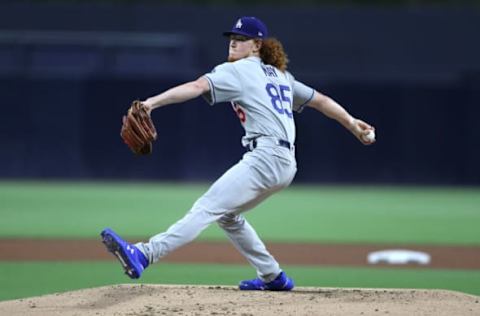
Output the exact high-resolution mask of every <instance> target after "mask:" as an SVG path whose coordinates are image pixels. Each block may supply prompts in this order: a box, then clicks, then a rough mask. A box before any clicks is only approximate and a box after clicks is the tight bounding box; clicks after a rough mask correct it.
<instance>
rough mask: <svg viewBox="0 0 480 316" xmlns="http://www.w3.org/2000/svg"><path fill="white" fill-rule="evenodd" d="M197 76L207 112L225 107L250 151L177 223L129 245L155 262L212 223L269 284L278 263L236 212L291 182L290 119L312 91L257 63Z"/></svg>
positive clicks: (243, 62)
mask: <svg viewBox="0 0 480 316" xmlns="http://www.w3.org/2000/svg"><path fill="white" fill-rule="evenodd" d="M205 77H206V78H207V79H208V82H209V84H210V93H209V94H208V95H205V96H204V97H205V99H206V100H207V102H208V103H209V104H210V105H213V104H216V103H220V102H226V101H230V102H231V103H232V106H233V108H234V110H235V112H236V113H237V115H238V117H239V119H240V121H241V123H242V125H243V127H244V128H245V136H244V137H243V138H242V144H243V145H244V146H246V147H247V148H249V149H250V151H249V152H247V153H246V154H245V155H244V156H243V158H242V160H240V161H239V162H238V163H237V164H236V165H234V166H233V167H231V168H230V169H229V170H228V171H227V172H225V173H224V174H223V175H222V176H221V177H220V178H219V179H218V180H217V181H216V182H215V183H213V185H212V186H211V187H210V189H209V190H208V191H207V192H206V193H205V194H204V195H203V196H202V197H200V198H199V199H198V200H197V201H196V202H195V203H194V205H193V206H192V208H191V209H190V211H189V212H188V213H187V214H186V215H185V217H183V218H182V219H181V220H179V221H178V222H177V223H175V224H174V225H172V226H170V227H169V228H168V230H167V231H166V232H164V233H161V234H158V235H156V236H153V237H152V238H151V239H150V240H149V242H148V243H138V244H136V246H137V247H138V248H139V249H140V250H141V251H142V252H143V253H144V254H145V255H146V256H147V258H148V259H149V261H150V262H151V263H153V262H157V261H158V260H159V259H160V258H162V257H164V256H166V255H167V254H168V253H170V252H171V251H173V250H175V249H176V248H178V247H180V246H182V245H184V244H186V243H188V242H190V241H192V240H193V239H195V238H196V237H197V236H198V235H199V234H200V233H201V232H202V231H203V230H204V229H205V228H207V226H208V225H210V224H211V223H213V222H217V223H218V225H219V226H220V227H221V228H222V229H223V230H224V231H225V233H226V234H227V236H228V237H229V239H230V240H231V241H232V243H233V244H234V246H235V247H236V248H237V249H238V250H239V251H240V253H241V254H242V255H243V256H245V258H246V259H247V260H248V261H249V262H250V264H251V265H252V266H253V267H254V268H255V269H256V270H257V275H258V277H259V278H261V279H262V280H263V281H265V282H270V281H272V280H273V279H274V278H275V277H276V276H277V275H278V274H279V273H280V272H281V269H280V267H279V264H278V262H277V261H276V260H275V259H274V258H273V256H272V255H271V254H270V253H269V252H268V251H267V250H266V248H265V245H264V244H263V242H262V241H261V240H260V238H259V237H258V235H257V234H256V232H255V230H254V229H253V228H252V226H250V224H249V223H248V222H247V221H246V220H245V218H244V217H243V215H241V213H242V212H244V211H247V210H250V209H252V208H253V207H255V206H256V205H257V204H259V203H260V202H262V201H263V200H265V199H266V198H267V197H268V196H270V195H271V194H273V193H275V192H277V191H279V190H281V189H283V188H285V187H287V186H288V185H289V184H290V183H291V181H292V180H293V178H294V176H295V173H296V170H297V167H296V161H295V152H294V147H293V144H294V142H295V122H294V119H293V113H292V112H293V111H296V112H300V111H302V109H303V107H304V106H305V105H306V104H307V103H308V102H309V101H310V100H311V99H312V97H313V95H314V90H313V89H312V88H310V87H308V86H306V85H304V84H302V83H300V82H298V81H296V80H295V79H294V78H293V76H292V75H291V74H290V73H288V72H281V71H280V70H278V69H277V68H275V67H273V66H271V65H265V64H263V63H262V61H261V60H260V58H258V57H249V58H245V59H241V60H239V61H236V62H233V63H224V64H221V65H219V66H217V67H216V68H215V69H214V70H213V71H212V72H211V73H208V74H206V75H205Z"/></svg>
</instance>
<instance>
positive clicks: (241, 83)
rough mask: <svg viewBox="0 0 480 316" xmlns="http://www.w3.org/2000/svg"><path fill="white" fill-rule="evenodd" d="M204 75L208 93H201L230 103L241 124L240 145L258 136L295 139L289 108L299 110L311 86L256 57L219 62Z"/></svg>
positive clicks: (210, 99) (310, 94)
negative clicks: (242, 129)
mask: <svg viewBox="0 0 480 316" xmlns="http://www.w3.org/2000/svg"><path fill="white" fill-rule="evenodd" d="M205 77H206V78H207V79H208V81H209V84H210V93H209V94H206V95H204V97H205V99H206V100H207V102H208V103H209V104H210V105H213V104H215V103H219V102H226V101H230V102H231V103H232V106H233V108H234V110H235V112H236V113H237V115H238V117H239V119H240V121H241V123H242V125H243V127H244V128H245V137H244V138H243V140H242V143H243V145H246V144H247V143H248V142H249V140H251V139H253V138H256V137H259V136H273V137H276V138H278V139H283V140H287V141H289V142H290V143H291V144H294V143H295V122H294V120H293V111H296V112H301V111H302V109H303V107H304V106H305V105H306V104H307V103H308V102H309V101H310V100H311V99H312V98H313V94H314V89H312V88H310V87H308V86H306V85H304V84H303V83H301V82H299V81H296V80H295V78H294V77H293V76H292V75H291V74H290V73H289V72H281V71H280V70H279V69H277V68H275V67H273V66H271V65H266V64H264V63H263V62H262V61H261V59H260V58H258V57H249V58H244V59H241V60H238V61H236V62H227V63H223V64H221V65H219V66H217V67H215V69H214V70H213V71H212V72H211V73H208V74H206V75H205Z"/></svg>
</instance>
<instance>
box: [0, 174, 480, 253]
mask: <svg viewBox="0 0 480 316" xmlns="http://www.w3.org/2000/svg"><path fill="white" fill-rule="evenodd" d="M206 189H208V186H207V185H195V184H165V183H163V184H162V183H121V182H117V183H115V182H112V183H91V182H86V183H75V182H70V183H69V182H8V181H5V182H0V202H1V204H0V218H1V219H2V220H1V221H0V237H20V238H22V237H23V238H27V237H34V238H56V237H61V238H96V237H97V236H98V233H99V231H100V230H101V229H102V228H103V227H106V226H110V227H114V228H115V229H116V230H118V231H119V232H121V233H122V235H124V236H130V237H149V236H151V235H154V234H156V233H158V232H161V231H164V230H165V229H167V228H168V227H169V226H170V225H171V224H173V223H174V222H175V221H176V220H178V219H179V218H181V217H182V216H183V215H184V214H185V212H186V211H188V209H189V208H190V207H191V205H192V204H193V203H194V202H195V200H196V199H197V198H198V197H199V196H201V194H202V193H203V192H205V190H206ZM247 218H248V219H249V220H250V222H251V223H252V224H253V226H254V227H255V228H256V229H257V231H258V232H259V234H260V235H261V236H262V237H263V238H264V239H265V240H270V241H294V242H325V241H330V242H357V243H361V242H368V243H411V244H463V245H478V244H480V229H478V227H480V188H461V187H460V188H449V187H447V188H442V187H438V188H437V187H372V186H369V187H362V186H300V185H293V186H292V187H290V188H289V189H287V190H284V191H282V192H280V193H278V194H276V195H274V196H273V197H271V198H270V199H269V200H267V201H266V202H264V203H263V204H261V205H259V206H258V207H257V208H256V209H255V210H253V211H251V212H248V213H247ZM200 238H203V239H213V240H218V239H222V240H223V239H224V238H225V237H224V236H223V233H222V232H221V231H220V230H219V229H218V228H216V227H215V225H212V227H211V228H209V229H207V230H206V231H205V232H204V233H203V234H202V235H201V236H200Z"/></svg>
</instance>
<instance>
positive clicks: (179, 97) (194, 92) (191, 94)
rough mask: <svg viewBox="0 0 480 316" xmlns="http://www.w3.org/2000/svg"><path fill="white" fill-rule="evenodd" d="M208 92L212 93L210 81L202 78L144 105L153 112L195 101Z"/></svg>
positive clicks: (175, 88) (168, 91) (160, 95)
mask: <svg viewBox="0 0 480 316" xmlns="http://www.w3.org/2000/svg"><path fill="white" fill-rule="evenodd" d="M208 91H210V85H209V84H208V80H207V79H206V78H205V77H204V76H202V77H200V78H198V79H197V80H195V81H190V82H187V83H184V84H181V85H179V86H176V87H174V88H171V89H168V90H167V91H165V92H163V93H160V94H158V95H156V96H153V97H150V98H148V99H146V100H145V101H143V102H142V103H143V104H144V105H145V106H146V107H147V109H148V111H149V112H151V111H152V110H154V109H156V108H159V107H162V106H165V105H168V104H174V103H181V102H185V101H188V100H191V99H194V98H196V97H199V96H201V95H202V94H204V93H207V92H208Z"/></svg>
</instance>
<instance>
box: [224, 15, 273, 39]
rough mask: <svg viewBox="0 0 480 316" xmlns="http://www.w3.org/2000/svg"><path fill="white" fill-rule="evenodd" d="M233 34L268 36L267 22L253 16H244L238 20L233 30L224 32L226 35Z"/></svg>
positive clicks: (257, 36) (253, 36) (254, 36)
mask: <svg viewBox="0 0 480 316" xmlns="http://www.w3.org/2000/svg"><path fill="white" fill-rule="evenodd" d="M232 34H237V35H243V36H247V37H251V38H266V37H267V36H268V31H267V26H266V25H265V23H263V22H262V21H260V20H259V19H257V18H256V17H253V16H244V17H241V18H240V19H238V20H237V22H236V23H235V24H234V25H233V27H232V30H231V31H229V32H224V33H223V35H224V36H230V35H232Z"/></svg>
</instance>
